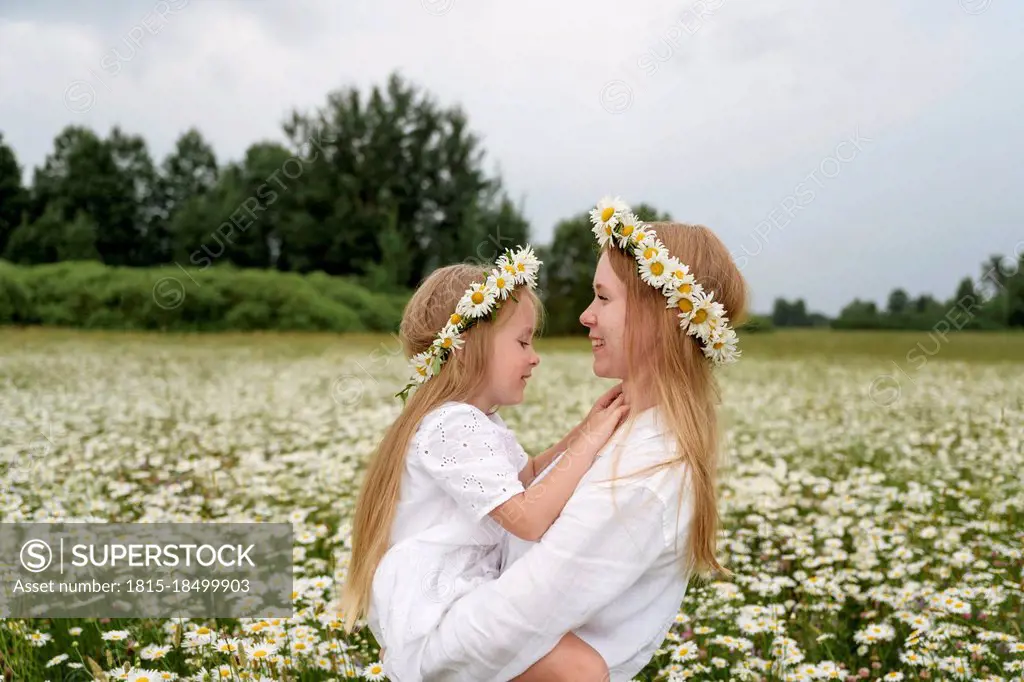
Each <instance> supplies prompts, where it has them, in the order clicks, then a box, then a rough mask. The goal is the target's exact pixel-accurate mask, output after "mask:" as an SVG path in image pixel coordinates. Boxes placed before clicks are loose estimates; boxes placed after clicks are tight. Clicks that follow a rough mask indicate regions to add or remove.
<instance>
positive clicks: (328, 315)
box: [0, 261, 406, 332]
mask: <svg viewBox="0 0 1024 682" xmlns="http://www.w3.org/2000/svg"><path fill="white" fill-rule="evenodd" d="M405 299H406V297H405V296H403V295H398V294H379V293H375V292H371V291H368V290H367V289H365V288H364V287H361V286H360V285H358V284H356V283H354V282H352V281H350V280H347V279H344V278H336V277H330V276H328V275H326V274H324V273H314V274H312V275H299V274H296V273H282V272H277V271H274V270H251V269H238V268H234V267H230V266H227V267H214V268H209V269H207V270H197V271H192V272H188V273H186V272H183V271H182V270H181V269H180V268H177V267H173V266H170V267H159V268H123V267H111V266H106V265H103V264H101V263H98V262H95V261H81V262H61V263H52V264H46V265H36V266H17V265H13V264H11V263H7V262H4V261H0V324H38V325H52V326H62V327H85V328H92V329H158V330H168V331H227V330H257V329H259V330H267V329H272V330H303V331H335V332H360V331H368V330H369V331H393V330H396V329H397V328H398V324H399V322H400V320H401V317H402V310H403V308H404V305H405Z"/></svg>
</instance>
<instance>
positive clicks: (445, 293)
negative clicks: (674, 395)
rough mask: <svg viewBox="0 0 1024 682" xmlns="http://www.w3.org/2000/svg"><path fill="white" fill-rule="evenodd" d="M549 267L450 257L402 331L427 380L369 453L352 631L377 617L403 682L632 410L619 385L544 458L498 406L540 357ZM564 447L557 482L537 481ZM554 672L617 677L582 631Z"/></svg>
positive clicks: (561, 646) (347, 600) (556, 508)
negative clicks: (542, 297) (530, 450)
mask: <svg viewBox="0 0 1024 682" xmlns="http://www.w3.org/2000/svg"><path fill="white" fill-rule="evenodd" d="M539 266H540V263H539V261H537V260H536V258H535V257H534V256H533V253H532V250H531V249H529V248H526V249H523V250H520V251H518V252H515V253H512V252H508V253H506V254H505V255H504V256H502V257H501V258H500V259H499V260H498V262H497V268H496V269H495V270H494V271H493V272H492V273H491V274H490V276H488V277H486V280H485V279H484V277H483V276H482V274H481V271H480V270H479V269H478V268H476V267H473V266H470V265H452V266H448V267H444V268H441V269H439V270H437V271H435V272H434V273H432V274H431V275H430V276H429V277H428V278H427V279H426V280H425V281H424V282H423V284H422V285H421V286H420V288H419V289H418V290H417V291H416V293H415V294H414V295H413V297H412V299H411V300H410V301H409V303H408V305H407V306H406V309H405V313H404V315H403V319H402V323H401V335H402V338H403V343H404V346H405V349H406V353H407V355H409V356H411V357H412V364H413V367H414V372H413V377H414V381H413V382H412V383H411V384H410V385H409V386H407V387H406V389H405V390H403V391H402V392H401V393H400V394H399V395H402V396H403V397H407V396H408V394H409V392H410V390H411V389H413V388H416V387H417V386H418V388H416V390H415V392H414V393H413V394H412V396H411V397H408V399H407V402H406V405H405V407H404V409H403V411H402V413H401V414H400V415H399V417H398V419H397V420H396V421H395V422H394V424H392V425H391V427H390V428H389V429H388V431H387V432H386V434H385V435H384V438H383V439H382V441H381V443H380V445H379V447H378V449H377V451H376V453H375V454H374V456H373V458H372V460H371V461H370V463H369V467H368V470H367V472H366V476H365V480H364V483H363V487H362V490H361V493H360V496H359V500H358V503H357V507H356V514H355V522H354V527H353V532H352V559H351V564H350V566H349V572H348V579H347V581H346V584H345V586H344V590H343V594H342V605H341V608H342V612H343V617H344V619H345V623H346V627H347V629H348V630H349V631H351V629H352V628H353V627H354V625H355V621H356V620H357V619H359V618H361V617H363V616H365V617H366V618H367V621H368V624H369V626H370V629H371V631H372V632H373V633H374V635H375V636H376V637H377V640H378V642H379V643H380V644H381V646H382V649H383V650H384V655H383V663H384V668H385V671H386V673H387V674H388V676H389V677H390V678H391V679H392V680H396V681H399V682H406V681H413V680H420V679H422V673H421V670H420V667H421V657H422V651H423V646H424V644H425V642H426V639H427V636H428V635H429V634H430V633H431V632H432V631H433V630H434V629H435V628H436V626H437V623H438V622H439V621H440V620H441V618H442V617H443V616H444V614H445V613H446V612H447V611H448V609H449V608H450V607H451V605H452V604H453V603H455V602H456V601H457V600H458V599H459V598H460V597H462V596H463V595H465V594H467V593H468V592H470V591H471V590H473V588H474V587H476V586H478V585H480V584H481V583H484V582H487V581H491V580H494V579H496V578H497V577H498V574H499V568H500V566H499V563H500V559H501V550H502V547H503V540H504V538H505V537H507V534H508V533H511V534H512V535H514V536H516V537H519V538H521V539H523V540H528V541H536V540H538V539H539V538H540V537H541V536H542V535H543V534H544V532H545V531H546V530H547V528H548V527H549V526H550V525H551V523H552V522H553V521H554V519H555V518H556V517H557V516H558V515H559V513H560V512H561V510H562V508H563V506H564V505H565V503H566V500H568V498H569V497H570V495H571V494H572V492H573V490H574V489H575V488H576V486H577V484H578V483H579V482H580V479H581V478H582V477H583V475H584V474H585V473H586V471H587V469H588V468H589V467H590V465H591V464H592V463H593V461H594V457H595V455H596V453H597V452H598V450H599V449H600V448H601V447H602V446H603V445H604V444H605V442H606V441H607V440H608V438H609V436H610V435H611V434H612V432H613V431H614V430H615V428H616V427H617V426H618V425H619V423H620V422H621V421H622V419H623V418H624V417H625V415H626V410H627V408H626V406H625V405H624V400H623V397H622V396H621V394H620V392H618V391H616V390H615V389H613V390H612V391H609V393H607V394H605V396H602V398H601V399H600V400H599V401H598V403H597V404H596V405H595V407H594V409H593V410H591V414H590V415H588V417H587V419H585V420H584V421H583V422H582V423H581V424H580V425H579V426H577V427H576V428H575V429H573V431H571V432H570V433H569V434H568V435H567V436H566V437H565V438H564V439H562V441H561V442H559V443H558V444H557V445H555V446H554V447H552V448H550V449H549V450H548V451H546V452H545V453H543V454H541V455H539V456H538V457H536V458H535V459H533V460H530V459H529V458H528V457H527V455H526V453H525V452H524V451H523V449H522V448H521V447H520V446H519V444H518V442H517V441H516V438H515V436H514V434H513V433H512V432H511V431H510V430H509V429H508V428H506V426H505V424H504V422H503V421H502V420H501V418H500V417H499V416H498V415H497V412H496V409H497V408H498V407H500V406H502V405H515V404H518V403H520V402H521V401H522V400H523V392H524V390H525V388H526V384H527V381H528V380H529V378H530V376H531V374H532V372H533V369H534V368H535V367H536V366H537V365H538V364H539V362H540V358H539V357H538V356H537V354H536V352H535V351H534V349H533V345H532V340H533V336H534V332H535V329H536V324H537V320H538V318H539V317H540V312H541V310H540V302H539V300H538V299H537V297H536V294H535V293H534V292H533V288H534V286H535V282H536V279H535V276H536V271H537V269H538V268H539ZM559 454H560V455H561V458H560V459H559V463H558V465H557V466H556V467H553V470H552V471H550V472H549V473H548V474H547V476H546V477H545V478H544V481H543V484H538V485H537V486H535V487H533V488H531V489H530V490H529V492H527V487H529V486H530V483H531V482H532V480H533V479H534V477H535V476H536V475H537V473H538V472H540V471H542V470H543V469H545V468H546V467H547V466H548V464H550V463H551V462H552V461H553V460H554V459H555V457H556V456H557V455H559ZM543 670H544V671H545V675H548V674H549V673H550V672H552V671H554V673H555V675H556V679H566V680H568V679H581V680H582V679H587V680H600V679H603V678H604V677H605V675H606V674H607V670H606V667H605V665H604V661H603V660H602V659H601V657H600V656H599V655H598V654H597V653H596V652H595V651H594V650H593V649H592V648H590V647H589V646H587V645H586V644H585V643H584V642H583V641H582V640H580V639H578V638H577V637H575V636H574V635H571V634H570V635H566V637H565V638H564V639H563V641H561V642H559V643H558V645H557V646H556V647H555V649H554V650H552V651H551V653H550V654H549V658H548V660H547V661H545V666H544V668H543ZM520 679H521V680H529V679H531V677H530V672H529V671H527V672H526V673H524V674H523V675H522V676H521V678H520ZM545 679H552V678H551V677H545Z"/></svg>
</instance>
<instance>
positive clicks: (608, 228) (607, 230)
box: [604, 225, 612, 237]
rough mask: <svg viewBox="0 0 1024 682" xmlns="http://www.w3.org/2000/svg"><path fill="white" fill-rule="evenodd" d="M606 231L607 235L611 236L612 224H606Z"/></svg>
mask: <svg viewBox="0 0 1024 682" xmlns="http://www.w3.org/2000/svg"><path fill="white" fill-rule="evenodd" d="M604 233H605V234H606V235H608V236H609V237H610V236H612V228H611V227H610V226H608V225H605V226H604Z"/></svg>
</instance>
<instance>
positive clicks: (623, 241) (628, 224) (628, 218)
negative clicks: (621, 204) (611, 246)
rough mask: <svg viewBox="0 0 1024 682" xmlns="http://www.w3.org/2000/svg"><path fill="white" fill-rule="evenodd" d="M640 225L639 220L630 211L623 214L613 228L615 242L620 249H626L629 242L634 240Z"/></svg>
mask: <svg viewBox="0 0 1024 682" xmlns="http://www.w3.org/2000/svg"><path fill="white" fill-rule="evenodd" d="M641 224H642V223H641V222H640V219H639V218H637V217H636V215H635V214H634V213H633V212H632V211H627V212H626V213H625V214H623V216H622V219H621V222H620V223H619V225H618V227H616V228H615V241H617V242H618V244H619V248H620V249H625V248H626V247H628V246H629V243H630V241H632V240H633V239H635V238H636V231H637V228H638V227H639V226H640V225H641Z"/></svg>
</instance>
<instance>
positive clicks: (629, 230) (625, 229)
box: [621, 225, 633, 237]
mask: <svg viewBox="0 0 1024 682" xmlns="http://www.w3.org/2000/svg"><path fill="white" fill-rule="evenodd" d="M621 232H622V236H623V237H628V236H629V235H631V234H633V226H632V225H623V226H622V230H621Z"/></svg>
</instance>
